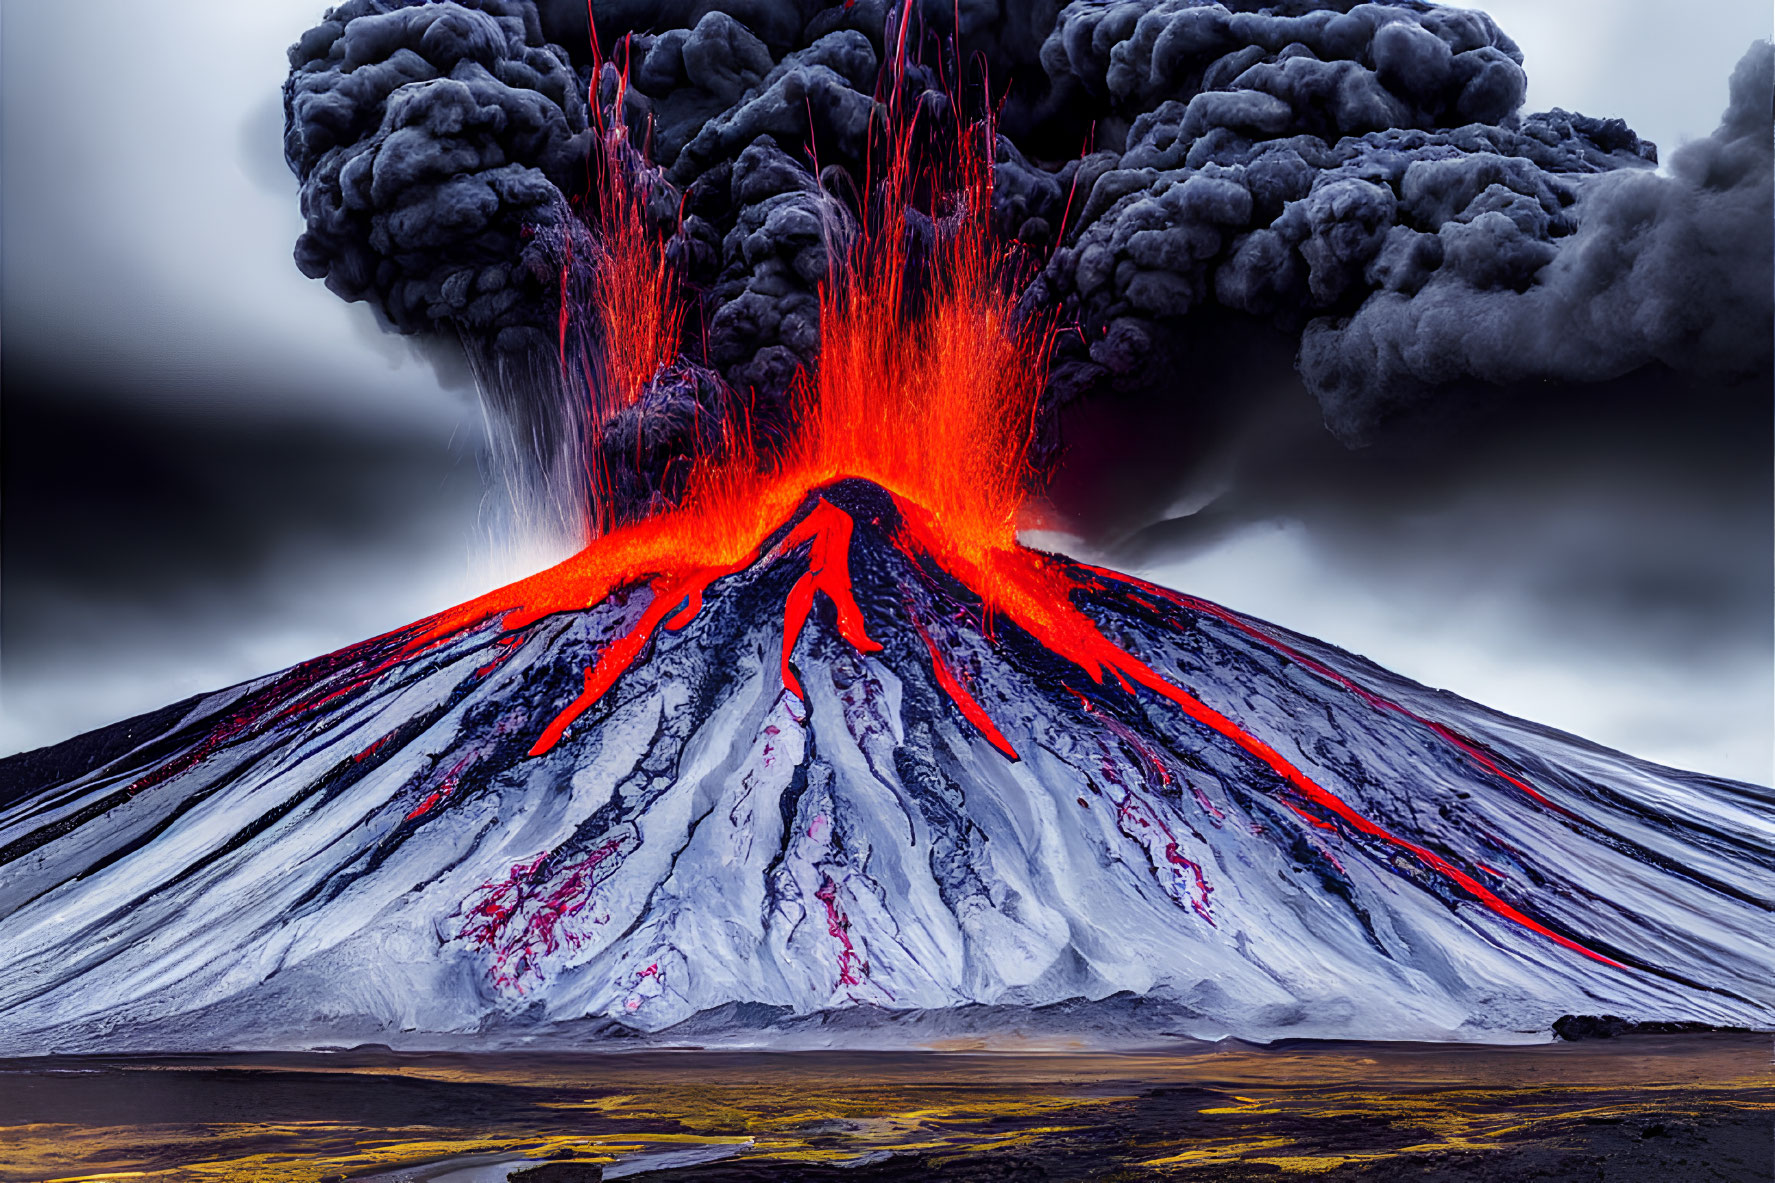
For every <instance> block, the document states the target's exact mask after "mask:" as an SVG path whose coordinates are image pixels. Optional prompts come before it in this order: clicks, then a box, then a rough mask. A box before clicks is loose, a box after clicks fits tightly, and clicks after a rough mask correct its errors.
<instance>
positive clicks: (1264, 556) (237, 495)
mask: <svg viewBox="0 0 1775 1183" xmlns="http://www.w3.org/2000/svg"><path fill="white" fill-rule="evenodd" d="M324 7H325V4H324V2H323V0H0V54H3V59H0V88H3V91H0V103H3V109H0V115H3V119H4V125H3V131H0V135H3V137H4V138H3V141H0V153H3V160H0V164H3V167H4V179H3V183H4V190H3V193H0V218H3V222H0V249H3V252H4V254H3V265H4V289H3V299H4V305H3V311H0V315H3V324H4V334H5V336H4V354H3V361H4V366H5V370H4V383H5V385H4V388H3V391H0V397H3V398H4V404H3V408H0V409H3V410H4V414H5V427H6V438H5V448H6V472H5V478H6V503H5V505H4V507H3V508H4V526H5V533H4V552H3V553H0V562H3V564H4V565H3V567H0V577H3V580H4V582H3V583H0V752H9V751H16V750H22V749H24V748H28V747H33V746H37V745H40V744H44V743H50V742H54V741H57V740H60V739H63V738H66V737H67V736H69V735H72V734H76V733H78V732H80V731H82V730H85V729H88V728H91V727H94V726H98V725H101V724H104V723H107V722H111V721H114V720H116V719H118V718H121V717H124V716H126V715H129V714H132V713H136V712H139V711H143V710H148V709H151V708H154V707H157V706H160V705H163V704H165V703H166V702H168V701H171V700H173V699H176V698H178V697H182V696H184V695H187V694H191V693H194V692H197V691H201V690H208V689H214V688H217V687H220V686H224V685H227V684H229V683H232V682H236V681H239V680H242V679H245V678H248V677H253V676H256V675H259V674H263V673H266V672H268V671H271V670H274V669H277V668H280V667H282V666H285V665H288V664H291V663H293V662H296V661H299V660H302V659H304V658H307V657H311V656H315V655H317V654H319V653H322V652H325V651H328V650H330V649H333V648H336V647H338V646H340V645H343V644H345V643H348V642H351V641H354V640H357V639H360V638H361V637H363V636H366V635H370V634H373V633H376V632H380V631H383V630H385V629H388V628H392V627H395V626H398V625H400V624H402V623H404V622H406V621H408V620H411V619H413V618H415V617H418V616H421V615H424V614H426V613H428V612H431V611H434V610H436V609H438V608H441V607H444V606H447V605H448V604H450V603H453V602H456V601H457V600H460V599H462V598H465V597H466V596H467V595H469V594H472V593H473V592H476V591H478V590H482V589H483V588H484V587H485V586H488V585H489V584H490V583H492V582H493V581H495V580H498V579H500V578H502V577H512V576H515V575H517V574H521V573H523V571H524V570H525V569H526V568H527V567H529V566H533V565H534V564H536V563H537V562H539V561H541V556H539V555H538V554H535V553H528V554H526V553H520V552H517V551H516V550H514V548H513V546H512V545H511V544H510V542H509V540H505V539H501V538H498V537H496V532H495V531H494V530H493V529H491V528H490V527H489V526H488V525H487V524H486V520H487V519H488V517H489V514H490V512H491V510H490V507H489V504H488V502H487V501H486V499H485V497H484V495H483V493H482V490H481V484H480V476H479V472H478V468H477V451H478V448H479V446H480V439H481V425H480V413H479V411H478V409H477V408H476V406H475V402H474V399H473V395H472V392H469V391H466V390H464V389H462V388H461V387H460V385H457V384H453V383H449V382H445V381H441V380H440V378H439V376H438V374H437V372H436V370H435V369H434V367H433V366H432V365H430V364H428V363H427V362H425V361H423V360H421V359H419V358H418V357H417V356H416V355H415V354H414V353H413V351H412V350H410V349H409V348H408V347H407V346H406V345H405V344H404V343H402V342H400V341H398V340H395V339H392V338H388V337H385V336H382V335H380V334H379V333H378V332H377V330H376V327H375V325H374V323H373V321H372V319H371V317H370V314H369V313H368V312H367V311H366V310H365V309H363V308H362V307H348V306H346V305H344V304H343V303H341V302H340V301H338V300H337V299H336V298H335V297H333V296H332V295H331V294H330V293H328V292H327V291H326V290H325V289H324V288H323V287H322V286H321V285H320V284H318V283H313V282H311V281H309V280H306V279H304V278H303V277H302V276H301V275H300V274H299V273H298V272H297V270H296V268H295V266H294V264H293V263H292V262H291V259H290V250H291V247H292V245H293V243H294V240H295V237H296V235H297V233H298V232H299V231H300V228H301V219H300V216H299V214H298V211H297V208H296V197H295V184H294V181H293V180H292V179H291V178H290V177H289V176H288V174H287V172H286V171H285V170H284V168H283V165H282V161H281V155H280V144H279V139H278V137H279V134H280V130H281V115H280V111H279V108H278V87H279V85H280V83H281V81H282V78H283V75H284V72H285V63H284V58H283V51H284V48H285V46H287V45H288V44H289V43H290V42H291V41H292V40H293V39H294V38H295V37H296V36H297V35H299V34H300V32H301V31H302V30H303V29H304V28H306V27H307V26H308V25H309V24H311V23H312V22H313V21H314V20H315V19H316V18H318V16H319V15H320V13H321V11H322V10H323V8H324ZM1473 7H1483V8H1486V9H1487V10H1488V11H1490V12H1492V13H1493V14H1494V15H1495V16H1497V17H1498V19H1499V20H1500V23H1502V25H1503V26H1504V28H1505V29H1506V30H1508V31H1509V32H1510V33H1511V35H1512V36H1513V37H1515V38H1516V40H1517V41H1518V42H1519V43H1520V44H1521V46H1522V47H1523V50H1524V53H1525V55H1526V57H1527V67H1528V71H1529V78H1530V89H1529V103H1530V105H1531V106H1532V107H1537V108H1538V107H1548V106H1555V105H1558V106H1565V107H1568V108H1573V109H1578V110H1582V111H1585V112H1587V113H1590V114H1599V115H1621V116H1624V117H1626V118H1627V119H1628V121H1629V122H1630V123H1631V124H1632V125H1633V126H1634V127H1635V128H1636V129H1637V130H1639V131H1640V132H1641V133H1642V134H1644V135H1646V136H1648V137H1650V138H1652V139H1654V140H1656V141H1658V142H1659V144H1660V146H1661V147H1662V148H1664V149H1665V151H1666V154H1668V150H1669V149H1670V148H1673V147H1675V146H1676V145H1677V144H1678V143H1680V142H1681V141H1682V140H1684V139H1686V138H1693V137H1697V136H1702V135H1705V134H1707V133H1708V132H1709V131H1711V130H1712V129H1713V127H1714V125H1715V123H1716V122H1717V120H1718V115H1719V112H1720V110H1721V109H1722V108H1723V106H1724V104H1725V100H1726V78H1727V76H1728V74H1729V73H1730V70H1731V67H1732V65H1733V63H1735V62H1736V61H1737V59H1738V57H1739V56H1740V55H1741V54H1742V52H1743V50H1744V48H1745V46H1746V45H1747V44H1748V43H1749V41H1750V40H1751V39H1752V38H1754V37H1757V36H1768V35H1769V32H1770V24H1771V12H1770V8H1769V5H1768V4H1767V3H1766V2H1765V0H1708V3H1707V4H1706V5H1705V6H1703V7H1704V10H1705V19H1696V17H1695V14H1696V13H1697V11H1698V9H1696V8H1693V7H1690V6H1682V5H1676V4H1673V3H1668V2H1666V3H1653V2H1651V0H1499V2H1497V3H1491V4H1484V5H1473ZM1677 475H1679V476H1680V473H1679V474H1677ZM1619 477H1620V473H1618V472H1616V473H1605V474H1601V475H1597V474H1590V475H1588V476H1587V475H1586V471H1585V466H1584V465H1583V464H1582V463H1577V464H1571V465H1562V466H1560V470H1559V471H1557V472H1543V473H1542V475H1541V477H1540V478H1539V479H1538V480H1535V481H1529V482H1526V483H1524V484H1523V485H1522V486H1521V494H1520V496H1519V497H1518V498H1517V499H1515V500H1512V499H1510V498H1507V497H1494V496H1487V497H1485V498H1483V499H1480V500H1478V501H1477V502H1476V503H1472V504H1460V505H1443V506H1440V507H1438V510H1437V512H1436V513H1426V514H1425V515H1423V516H1422V520H1421V521H1420V522H1419V523H1418V525H1417V526H1416V527H1415V528H1414V527H1411V526H1409V525H1407V526H1398V525H1397V524H1393V525H1389V526H1388V528H1387V529H1386V530H1382V531H1374V530H1370V531H1367V532H1363V531H1354V532H1353V531H1351V530H1350V529H1348V528H1346V527H1347V523H1337V522H1333V521H1332V520H1331V519H1330V518H1329V517H1327V516H1325V515H1320V516H1318V517H1315V516H1314V515H1311V514H1299V513H1296V514H1277V515H1276V516H1275V517H1274V518H1273V519H1271V520H1267V521H1262V522H1256V523H1250V524H1247V525H1245V526H1242V527H1241V528H1239V529H1237V530H1233V531H1231V532H1230V533H1228V534H1227V535H1226V536H1225V537H1223V538H1220V539H1219V540H1218V541H1216V542H1215V544H1214V545H1212V546H1208V547H1198V548H1196V549H1194V550H1193V551H1191V552H1190V553H1188V555H1187V557H1173V558H1165V557H1163V556H1160V557H1157V558H1150V559H1149V560H1148V562H1147V570H1148V573H1149V574H1153V575H1155V576H1157V577H1159V578H1161V579H1164V580H1165V581H1167V582H1172V583H1175V584H1176V585H1177V586H1180V587H1184V588H1187V589H1188V590H1191V591H1194V592H1198V593H1200V594H1204V595H1208V596H1210V597H1213V598H1216V599H1219V600H1222V601H1224V602H1226V603H1228V604H1230V605H1232V606H1234V607H1238V608H1241V609H1244V610H1247V611H1251V612H1254V613H1256V614H1258V615H1260V616H1264V617H1267V618H1269V619H1272V620H1275V621H1277V622H1279V623H1282V624H1285V625H1288V626H1290V627H1293V628H1296V629H1299V630H1301V631H1304V632H1308V633H1313V634H1316V635H1319V636H1322V637H1324V638H1326V639H1327V640H1330V641H1333V642H1335V643H1337V644H1341V645H1343V646H1345V647H1347V648H1350V649H1353V650H1356V651H1358V652H1362V653H1365V654H1366V655H1368V656H1370V657H1372V658H1374V659H1376V660H1378V661H1381V662H1382V663H1384V664H1387V665H1390V666H1392V667H1394V668H1396V669H1399V670H1401V671H1402V672H1404V673H1406V674H1409V675H1411V676H1413V677H1416V678H1418V679H1420V680H1423V681H1425V682H1428V683H1431V684H1434V685H1439V686H1443V687H1447V688H1449V689H1452V690H1454V691H1456V692H1458V693H1461V694H1463V695H1466V696H1468V697H1470V698H1474V699H1477V700H1479V701H1482V702H1485V703H1487V704H1489V705H1492V706H1495V707H1498V708H1500V709H1503V710H1507V711H1510V712H1512V713H1516V714H1521V715H1525V716H1528V717H1532V718H1535V719H1538V720H1541V721H1544V722H1547V723H1550V724H1553V725H1555V726H1559V727H1563V728H1566V729H1568V730H1572V731H1575V732H1577V733H1578V734H1581V735H1584V736H1587V737H1589V738H1592V739H1595V740H1598V741H1600V742H1603V743H1606V744H1610V745H1612V746H1617V747H1621V748H1624V749H1626V750H1628V751H1631V752H1634V753H1635V754H1638V755H1642V756H1646V757H1648V758H1652V759H1656V760H1660V761H1664V762H1669V763H1673V764H1677V765H1681V766H1686V767H1692V768H1698V769H1704V770H1708V771H1715V772H1720V773H1724V774H1728V775H1733V776H1738V777H1742V778H1745V779H1751V780H1756V781H1759V782H1763V783H1768V782H1769V781H1770V779H1771V777H1770V761H1771V714H1772V710H1775V704H1772V696H1775V687H1772V681H1775V676H1772V674H1771V654H1770V640H1769V631H1770V630H1769V627H1768V611H1767V604H1766V602H1761V601H1757V602H1751V603H1749V604H1746V603H1745V602H1744V597H1743V595H1742V594H1739V593H1736V592H1735V593H1734V595H1735V596H1736V598H1734V599H1731V600H1730V603H1729V605H1728V607H1727V608H1723V609H1719V610H1717V611H1701V610H1698V609H1696V608H1695V607H1694V605H1695V603H1697V602H1698V601H1696V599H1695V598H1694V597H1693V596H1688V597H1687V598H1684V597H1682V596H1677V597H1673V598H1672V599H1670V600H1668V601H1665V600H1661V599H1660V598H1659V593H1658V591H1657V588H1658V587H1660V586H1662V584H1661V583H1660V579H1666V580H1667V581H1668V580H1672V579H1675V580H1678V581H1679V582H1680V581H1681V579H1687V580H1688V581H1689V582H1690V583H1694V582H1697V581H1700V582H1708V583H1712V584H1720V583H1722V582H1723V583H1726V584H1730V585H1731V586H1732V587H1734V588H1742V587H1744V586H1749V585H1755V586H1761V587H1764V588H1766V586H1767V579H1768V574H1769V572H1768V566H1767V562H1766V560H1765V558H1764V557H1763V556H1764V555H1766V549H1767V548H1766V546H1754V547H1751V548H1750V549H1751V551H1752V552H1753V553H1750V554H1743V553H1737V552H1740V551H1742V550H1743V549H1744V547H1743V545H1742V539H1743V538H1744V537H1745V535H1744V534H1743V533H1742V532H1740V533H1738V534H1733V533H1731V532H1729V531H1728V532H1726V533H1724V534H1715V533H1710V532H1709V526H1710V522H1709V520H1708V519H1709V513H1710V511H1709V507H1708V506H1706V505H1698V504H1697V505H1691V504H1685V503H1683V502H1682V500H1681V499H1680V498H1671V497H1668V496H1662V495H1660V496H1656V497H1650V496H1648V497H1647V498H1645V499H1643V500H1644V503H1643V504H1634V505H1626V504H1624V501H1626V500H1631V498H1628V497H1627V496H1626V495H1625V494H1623V493H1622V491H1621V490H1622V485H1621V481H1620V480H1619ZM1605 519H1606V520H1609V521H1613V522H1614V523H1615V528H1614V529H1612V530H1611V529H1601V530H1598V529H1597V528H1596V527H1595V523H1596V522H1597V521H1599V520H1605ZM1753 527H1754V523H1753ZM1646 531H1651V532H1653V533H1656V534H1657V535H1658V536H1659V537H1660V538H1664V539H1667V540H1669V539H1675V540H1682V539H1687V540H1688V541H1687V543H1686V544H1685V545H1684V546H1677V545H1676V544H1675V543H1671V544H1670V545H1664V546H1662V547H1661V548H1660V549H1659V550H1658V552H1657V554H1656V556H1655V557H1654V559H1646V558H1645V556H1644V555H1643V554H1640V553H1639V552H1637V551H1633V546H1632V541H1631V538H1628V537H1627V535H1629V534H1634V533H1643V532H1646ZM1752 533H1754V529H1753V530H1752ZM1586 548H1590V550H1593V551H1595V552H1596V553H1595V554H1594V555H1590V554H1587V552H1586ZM1630 551H1633V553H1632V554H1629V553H1628V552H1630ZM1180 555H1181V552H1180ZM1549 555H1554V556H1564V559H1563V561H1565V562H1566V563H1567V564H1568V565H1569V566H1572V567H1574V568H1575V567H1577V566H1584V567H1586V568H1587V569H1590V570H1595V571H1601V572H1604V573H1605V574H1606V577H1607V578H1609V579H1614V580H1616V581H1617V582H1623V581H1629V582H1633V583H1634V587H1633V588H1631V589H1625V590H1624V591H1623V594H1622V596H1620V597H1614V598H1616V599H1619V600H1621V602H1622V603H1627V602H1628V601H1631V603H1630V604H1628V606H1627V607H1626V608H1621V606H1620V605H1619V604H1616V605H1613V606H1608V607H1607V610H1602V611H1598V610H1596V609H1597V607H1598V603H1597V595H1596V592H1595V588H1594V584H1591V585H1583V584H1581V581H1580V582H1573V581H1566V582H1565V583H1561V582H1560V580H1558V579H1550V577H1549V570H1550V569H1551V568H1550V567H1549V566H1548V561H1547V557H1548V556H1549ZM1624 556H1625V557H1624ZM1628 560H1632V561H1628ZM1660 564H1662V566H1660ZM1560 570H1564V568H1560ZM1616 571H1621V572H1623V573H1624V574H1622V575H1620V576H1619V577H1618V578H1617V577H1616V576H1615V575H1613V574H1612V573H1613V572H1616ZM1746 572H1749V576H1748V580H1749V583H1748V584H1747V583H1746V579H1747V576H1746ZM1679 576H1680V577H1681V578H1680V579H1679V578H1678V577H1679ZM1580 586H1582V587H1583V588H1584V589H1585V590H1584V592H1583V594H1581V595H1580V594H1575V593H1574V592H1573V591H1572V589H1573V588H1578V587H1580ZM1648 588H1649V589H1651V590H1646V589H1648ZM1629 592H1631V594H1628V593H1629ZM1616 609H1619V610H1616Z"/></svg>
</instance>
